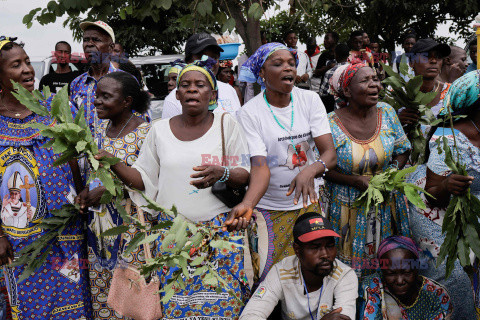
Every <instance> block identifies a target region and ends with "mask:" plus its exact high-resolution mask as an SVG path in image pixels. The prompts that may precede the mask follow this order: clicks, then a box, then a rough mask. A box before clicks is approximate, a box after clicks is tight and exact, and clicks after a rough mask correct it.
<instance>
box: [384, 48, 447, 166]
mask: <svg viewBox="0 0 480 320" xmlns="http://www.w3.org/2000/svg"><path fill="white" fill-rule="evenodd" d="M381 65H382V67H383V69H384V70H385V72H386V73H387V74H388V75H389V77H388V78H386V79H385V80H383V83H384V84H386V85H388V86H390V88H391V90H389V89H387V90H385V97H384V98H383V102H386V103H388V104H390V105H391V106H392V107H393V108H394V109H395V110H397V111H398V110H400V109H401V108H409V109H413V110H416V111H417V112H418V114H419V116H420V119H419V121H418V123H416V124H415V126H414V127H413V128H412V130H411V131H410V132H409V134H408V138H409V140H410V142H411V143H412V153H411V155H410V159H411V161H412V163H414V164H415V163H419V164H422V163H423V162H424V161H425V159H424V155H425V147H426V142H427V141H426V139H425V137H424V135H423V133H422V130H421V125H422V124H423V125H428V126H435V125H437V124H439V123H440V122H441V120H437V119H436V117H435V115H434V114H433V112H432V110H431V108H430V107H429V106H427V105H428V104H429V103H430V102H432V101H433V99H435V97H436V96H437V92H428V93H423V92H421V91H420V88H421V87H422V84H423V77H422V76H416V77H413V76H412V75H410V74H409V73H408V65H407V62H406V57H405V56H403V57H402V60H401V62H400V67H399V72H400V73H396V72H395V71H393V69H392V67H390V66H387V65H385V64H384V63H381ZM401 75H403V77H407V78H409V80H408V82H407V81H405V79H404V78H403V77H402V76H401Z"/></svg>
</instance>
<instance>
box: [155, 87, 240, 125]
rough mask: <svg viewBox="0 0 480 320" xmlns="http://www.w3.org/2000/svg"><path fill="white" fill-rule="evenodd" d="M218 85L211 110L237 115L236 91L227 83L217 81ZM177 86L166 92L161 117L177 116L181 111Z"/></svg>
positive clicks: (238, 101)
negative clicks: (215, 103)
mask: <svg viewBox="0 0 480 320" xmlns="http://www.w3.org/2000/svg"><path fill="white" fill-rule="evenodd" d="M217 86H218V99H217V100H218V101H217V102H218V103H217V104H218V106H217V108H216V109H215V110H214V111H213V112H216V113H220V114H222V113H224V112H228V113H231V114H232V115H233V116H234V117H236V116H237V112H238V110H239V109H240V107H241V105H240V100H238V95H237V91H235V89H234V88H233V87H232V86H231V85H229V84H228V83H223V82H221V81H217ZM176 94H177V88H175V89H173V90H172V92H170V93H169V94H168V96H167V97H166V98H165V102H164V103H163V112H162V119H168V118H171V117H175V116H178V115H179V114H181V113H182V104H181V103H180V101H179V100H177V96H176Z"/></svg>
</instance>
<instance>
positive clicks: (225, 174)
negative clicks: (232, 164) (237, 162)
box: [218, 167, 230, 182]
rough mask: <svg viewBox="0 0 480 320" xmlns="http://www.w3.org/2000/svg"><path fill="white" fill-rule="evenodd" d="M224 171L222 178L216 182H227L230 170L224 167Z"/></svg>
mask: <svg viewBox="0 0 480 320" xmlns="http://www.w3.org/2000/svg"><path fill="white" fill-rule="evenodd" d="M224 168H225V171H224V172H223V176H222V177H221V178H220V180H218V182H225V181H228V179H229V178H230V169H229V168H228V167H224Z"/></svg>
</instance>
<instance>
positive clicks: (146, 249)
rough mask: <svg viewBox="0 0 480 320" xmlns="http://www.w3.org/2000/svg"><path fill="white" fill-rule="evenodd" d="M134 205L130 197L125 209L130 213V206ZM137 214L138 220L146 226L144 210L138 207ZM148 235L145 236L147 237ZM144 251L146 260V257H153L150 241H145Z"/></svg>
mask: <svg viewBox="0 0 480 320" xmlns="http://www.w3.org/2000/svg"><path fill="white" fill-rule="evenodd" d="M131 206H132V199H130V198H128V199H127V203H126V204H125V210H126V211H127V213H130V208H131ZM137 214H138V220H139V221H140V224H141V225H142V226H145V216H144V215H143V210H142V209H141V208H139V207H137ZM146 237H147V236H145V238H146ZM142 246H143V252H144V255H145V260H146V259H151V258H152V252H151V251H150V246H149V245H148V243H144V244H143V245H142Z"/></svg>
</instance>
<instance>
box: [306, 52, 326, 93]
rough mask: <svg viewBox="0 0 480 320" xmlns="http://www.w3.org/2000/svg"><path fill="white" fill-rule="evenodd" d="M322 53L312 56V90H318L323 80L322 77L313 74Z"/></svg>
mask: <svg viewBox="0 0 480 320" xmlns="http://www.w3.org/2000/svg"><path fill="white" fill-rule="evenodd" d="M320 55H321V54H320V53H319V54H317V55H314V56H313V57H311V58H310V59H311V60H312V64H311V65H310V66H312V65H313V67H312V76H311V77H310V90H312V91H314V92H318V90H319V89H320V83H321V82H322V78H320V77H315V76H313V70H315V69H316V68H317V64H318V59H319V58H320ZM307 57H308V55H307Z"/></svg>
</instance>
